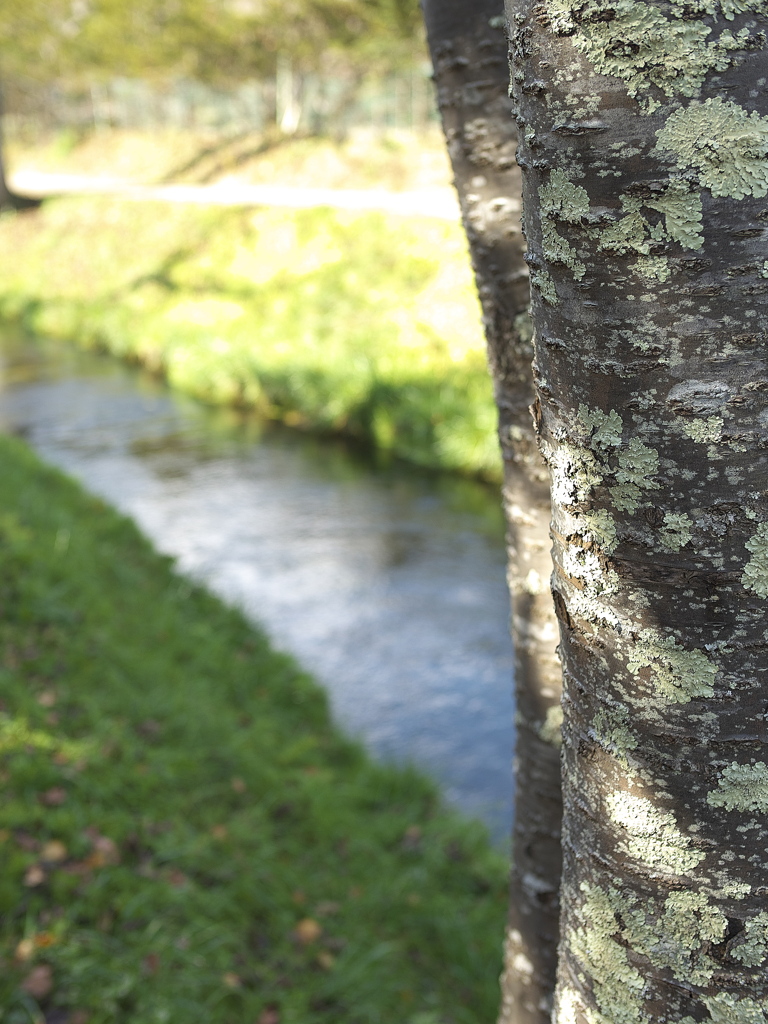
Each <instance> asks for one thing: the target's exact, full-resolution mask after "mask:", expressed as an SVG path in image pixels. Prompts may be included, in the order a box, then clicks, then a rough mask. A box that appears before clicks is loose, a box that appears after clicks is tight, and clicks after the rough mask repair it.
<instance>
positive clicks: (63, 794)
mask: <svg viewBox="0 0 768 1024" xmlns="http://www.w3.org/2000/svg"><path fill="white" fill-rule="evenodd" d="M66 799H67V791H66V789H64V787H63V786H52V787H51V788H50V789H46V791H45V792H44V793H41V794H40V796H39V797H38V800H39V801H40V803H41V804H45V806H46V807H61V805H62V804H63V803H64V801H65V800H66Z"/></svg>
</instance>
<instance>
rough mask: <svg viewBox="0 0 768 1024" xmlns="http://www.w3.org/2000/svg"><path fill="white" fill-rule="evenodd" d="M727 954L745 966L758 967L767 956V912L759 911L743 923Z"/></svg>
mask: <svg viewBox="0 0 768 1024" xmlns="http://www.w3.org/2000/svg"><path fill="white" fill-rule="evenodd" d="M729 956H730V957H731V958H732V959H734V960H738V961H739V963H741V964H744V966H745V967H759V966H760V965H761V964H762V963H763V962H764V961H765V958H766V957H768V913H766V912H765V911H761V913H759V914H756V915H755V916H754V917H752V918H750V919H749V920H748V921H746V922H745V924H744V931H743V932H741V934H740V935H739V936H738V937H737V939H736V941H735V942H733V943H732V944H731V948H730V950H729Z"/></svg>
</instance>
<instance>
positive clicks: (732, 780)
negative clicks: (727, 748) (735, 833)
mask: <svg viewBox="0 0 768 1024" xmlns="http://www.w3.org/2000/svg"><path fill="white" fill-rule="evenodd" d="M707 803H708V804H709V806H710V807H724V808H725V809H726V810H727V811H759V812H760V813H765V812H766V811H768V765H766V764H765V763H764V762H763V761H758V762H757V764H753V765H746V764H737V763H736V762H734V763H733V764H731V765H729V766H728V767H727V768H725V769H724V770H723V771H722V772H721V773H720V781H719V782H718V784H717V789H715V790H712V791H711V792H710V793H708V794H707Z"/></svg>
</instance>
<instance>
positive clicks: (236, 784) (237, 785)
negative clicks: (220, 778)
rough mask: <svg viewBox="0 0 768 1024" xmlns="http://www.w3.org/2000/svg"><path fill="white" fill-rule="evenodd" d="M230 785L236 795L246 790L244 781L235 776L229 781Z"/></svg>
mask: <svg viewBox="0 0 768 1024" xmlns="http://www.w3.org/2000/svg"><path fill="white" fill-rule="evenodd" d="M230 785H231V786H232V789H234V791H235V792H236V793H244V792H245V791H246V789H248V787H247V785H246V784H245V779H241V778H240V777H239V776H237V775H236V776H235V777H234V778H233V779H232V780H231V781H230Z"/></svg>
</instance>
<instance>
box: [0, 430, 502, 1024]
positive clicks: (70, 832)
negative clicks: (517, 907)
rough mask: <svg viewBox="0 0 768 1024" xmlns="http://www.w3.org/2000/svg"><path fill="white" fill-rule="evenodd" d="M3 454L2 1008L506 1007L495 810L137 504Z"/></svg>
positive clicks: (485, 1012)
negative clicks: (275, 631) (342, 692)
mask: <svg viewBox="0 0 768 1024" xmlns="http://www.w3.org/2000/svg"><path fill="white" fill-rule="evenodd" d="M0 466H1V467H2V472H1V473H0V507H2V509H3V515H2V517H0V652H1V653H0V694H2V702H1V704H0V781H1V782H2V788H3V801H2V807H0V1020H2V1021H3V1022H4V1024H29V1022H30V1021H34V1022H42V1021H43V1019H44V1015H47V1016H46V1019H50V1020H57V1021H58V1020H60V1019H61V1020H64V1019H65V1011H66V1014H68V1016H66V1020H67V1021H68V1022H70V1024H72V1022H74V1024H85V1022H86V1021H87V1022H88V1024H138V1022H141V1024H145V1022H146V1024H151V1022H169V1024H177V1022H182V1021H183V1022H184V1024H196V1022H199V1024H258V1022H261V1024H315V1022H328V1024H393V1022H395V1021H397V1022H402V1024H439V1022H443V1024H475V1022H476V1024H480V1022H486V1021H488V1020H492V1019H493V1017H494V1014H495V1005H496V1001H497V980H496V979H497V976H498V972H499V969H500V944H501V936H502V930H503V922H504V916H505V873H506V872H505V864H504V862H503V858H502V857H501V856H500V855H498V854H497V853H495V852H494V851H493V850H492V849H491V847H490V846H489V843H488V841H487V838H486V835H485V833H484V831H483V829H482V827H481V826H479V825H474V824H470V823H467V822H463V821H461V820H460V819H458V818H457V817H456V816H453V815H450V814H448V813H447V812H446V811H444V810H443V809H442V808H441V806H440V801H439V798H438V797H437V795H436V791H435V788H434V786H433V785H432V784H431V783H429V782H428V781H426V780H425V779H424V778H423V777H422V776H420V775H419V774H417V773H415V772H413V771H410V770H397V769H392V768H388V767H382V766H380V765H375V764H373V763H372V762H371V761H370V760H369V759H368V757H367V756H366V755H365V754H364V753H363V752H362V751H361V749H360V748H359V747H358V746H357V745H356V744H354V743H352V742H350V741H349V740H347V739H345V738H344V737H342V736H340V735H339V733H338V732H337V731H336V730H335V729H334V727H333V726H332V724H331V722H330V720H329V715H328V709H327V704H326V699H325V697H324V695H323V693H322V691H321V690H320V689H319V687H318V686H317V685H316V684H315V683H314V682H313V681H312V680H311V679H310V678H308V677H307V676H306V675H305V674H304V673H302V672H301V671H300V670H299V668H298V667H297V666H296V664H295V663H294V662H293V661H292V660H291V659H290V658H288V657H287V656H285V655H281V654H276V653H275V652H273V651H272V650H271V649H270V647H269V645H268V644H267V642H266V640H265V638H264V637H263V636H262V635H261V634H260V633H259V632H258V631H257V630H255V629H254V628H253V627H252V626H250V625H249V624H248V623H246V622H245V620H244V619H243V618H242V616H241V615H240V614H239V613H238V612H236V611H233V610H231V609H228V608H226V607H225V606H223V605H222V604H221V603H220V602H219V601H218V600H216V599H215V598H213V597H212V596H210V595H209V594H208V593H206V592H205V591H204V590H202V589H201V588H199V587H196V586H193V585H192V584H190V583H189V582H187V581H185V580H184V579H182V578H180V577H179V576H177V575H176V574H175V572H174V570H173V567H172V564H171V563H170V561H169V560H168V559H167V558H163V557H160V556H159V555H157V554H155V553H154V552H153V551H152V549H151V548H150V546H149V544H148V543H147V542H146V541H145V540H144V539H143V538H142V537H141V536H140V535H139V534H138V532H137V530H136V528H135V527H134V526H133V525H132V524H131V523H130V522H129V521H128V520H126V519H124V518H122V517H121V516H119V515H117V514H116V513H114V512H112V511H111V510H109V509H108V508H106V507H104V506H103V504H102V503H101V502H100V501H98V500H97V499H94V498H90V497H88V496H86V495H84V494H83V493H82V491H81V490H80V489H79V488H78V487H77V486H76V485H75V484H74V483H72V482H71V481H69V480H68V479H66V478H65V477H63V476H62V475H61V474H59V473H58V472H56V471H54V470H52V469H49V468H46V467H44V466H42V465H41V464H40V463H39V462H38V460H37V459H36V458H35V457H34V456H32V454H31V453H30V452H29V451H28V450H27V449H26V448H25V447H23V446H22V445H21V444H20V443H19V442H17V441H15V440H9V439H7V438H0Z"/></svg>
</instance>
